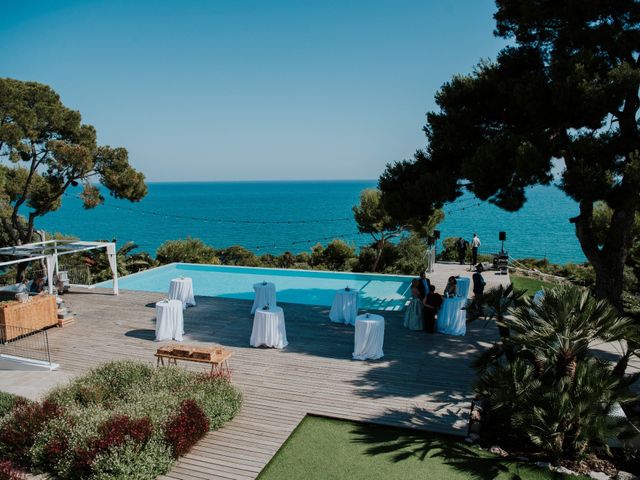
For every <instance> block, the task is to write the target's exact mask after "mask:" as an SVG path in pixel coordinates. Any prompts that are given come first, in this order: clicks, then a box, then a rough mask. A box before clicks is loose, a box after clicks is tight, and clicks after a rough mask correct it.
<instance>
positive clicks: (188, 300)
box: [169, 277, 196, 308]
mask: <svg viewBox="0 0 640 480" xmlns="http://www.w3.org/2000/svg"><path fill="white" fill-rule="evenodd" d="M169 298H170V299H171V300H180V301H181V302H182V308H187V307H195V306H196V299H195V298H193V282H192V281H191V279H190V278H188V277H187V278H174V279H173V280H171V283H170V284H169Z"/></svg>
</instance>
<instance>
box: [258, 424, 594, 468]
mask: <svg viewBox="0 0 640 480" xmlns="http://www.w3.org/2000/svg"><path fill="white" fill-rule="evenodd" d="M258 478H259V479H260V480H289V479H302V478H304V479H305V480H313V479H318V480H320V479H323V480H324V479H349V480H356V479H366V480H375V479H381V480H382V479H384V480H388V479H396V478H397V479H402V480H411V479H421V480H422V479H429V480H440V479H442V480H444V479H446V480H456V479H500V480H511V479H516V478H517V479H521V480H546V479H551V478H573V479H579V478H584V477H568V476H565V475H561V474H558V473H555V472H550V471H548V470H542V469H539V468H536V467H530V466H528V465H527V464H525V463H523V462H520V461H512V460H504V459H502V458H500V457H497V456H495V455H492V454H490V453H488V452H485V451H481V450H479V449H478V448H477V447H475V446H472V445H468V444H467V443H465V442H464V441H462V439H460V438H455V437H448V436H445V435H437V434H431V433H427V432H415V431H411V430H405V429H398V428H391V427H380V426H375V425H369V424H359V423H353V422H347V421H340V420H333V419H328V418H322V417H313V416H307V417H305V419H304V420H303V421H302V422H301V423H300V425H298V428H296V430H295V431H294V432H293V434H291V436H290V437H289V439H288V440H287V441H286V442H285V444H284V445H283V446H282V448H281V449H280V451H279V452H278V453H277V454H276V456H275V457H273V459H272V460H271V462H270V463H269V464H268V465H267V466H266V467H265V469H264V470H263V471H262V473H261V474H260V476H259V477H258Z"/></svg>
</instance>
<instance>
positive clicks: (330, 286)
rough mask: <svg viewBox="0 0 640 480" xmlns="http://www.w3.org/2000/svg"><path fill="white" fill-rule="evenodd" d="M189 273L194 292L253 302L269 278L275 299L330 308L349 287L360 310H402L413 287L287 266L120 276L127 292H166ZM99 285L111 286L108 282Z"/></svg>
mask: <svg viewBox="0 0 640 480" xmlns="http://www.w3.org/2000/svg"><path fill="white" fill-rule="evenodd" d="M181 276H182V277H191V279H193V290H194V293H195V294H196V295H205V296H210V297H224V298H241V299H244V300H253V296H254V292H253V284H254V283H258V282H262V281H267V282H273V283H274V284H275V285H276V292H277V299H278V302H279V303H280V302H282V303H302V304H306V305H322V306H327V307H328V306H331V302H332V301H333V297H334V295H335V292H336V290H338V289H341V288H345V287H347V286H349V287H350V288H353V289H358V290H359V291H360V308H362V309H370V310H402V309H403V308H404V304H405V302H406V300H407V298H406V295H408V292H409V289H410V286H411V277H407V276H402V275H370V274H359V273H342V272H321V271H313V270H287V269H276V268H253V267H228V266H218V265H194V264H189V263H172V264H169V265H165V266H163V267H158V268H152V269H150V270H145V271H144V272H140V273H135V274H133V275H128V276H126V277H122V278H120V279H119V286H120V288H122V289H127V290H143V291H148V292H167V291H168V290H169V282H170V281H171V279H172V278H176V277H181ZM96 286H97V287H104V288H110V287H111V286H112V285H111V281H108V282H102V283H99V284H98V285H96Z"/></svg>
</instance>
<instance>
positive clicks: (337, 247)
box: [314, 239, 356, 270]
mask: <svg viewBox="0 0 640 480" xmlns="http://www.w3.org/2000/svg"><path fill="white" fill-rule="evenodd" d="M314 248H315V247H314ZM320 255H321V258H322V261H321V262H319V263H320V264H322V265H324V266H326V268H328V269H329V270H350V266H351V264H350V263H349V261H350V260H352V259H355V256H356V250H355V248H354V247H352V246H351V245H349V244H348V243H347V242H345V241H344V240H340V239H337V240H332V241H331V242H330V243H329V244H328V245H327V246H326V247H325V248H324V249H323V250H322V253H321V254H320Z"/></svg>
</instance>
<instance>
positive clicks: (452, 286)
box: [444, 276, 458, 297]
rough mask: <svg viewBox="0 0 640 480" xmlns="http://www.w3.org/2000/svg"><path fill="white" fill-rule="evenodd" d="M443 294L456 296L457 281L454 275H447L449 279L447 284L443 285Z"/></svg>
mask: <svg viewBox="0 0 640 480" xmlns="http://www.w3.org/2000/svg"><path fill="white" fill-rule="evenodd" d="M444 296H445V297H457V296H458V282H457V281H456V277H454V276H451V277H449V280H447V286H446V287H444Z"/></svg>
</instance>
